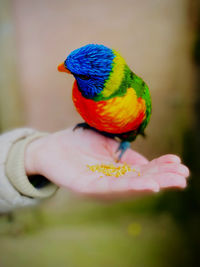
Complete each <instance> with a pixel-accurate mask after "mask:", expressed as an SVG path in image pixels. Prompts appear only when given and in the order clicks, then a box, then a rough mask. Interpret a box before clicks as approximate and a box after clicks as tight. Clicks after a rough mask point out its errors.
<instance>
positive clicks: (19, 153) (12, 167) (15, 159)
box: [6, 133, 58, 199]
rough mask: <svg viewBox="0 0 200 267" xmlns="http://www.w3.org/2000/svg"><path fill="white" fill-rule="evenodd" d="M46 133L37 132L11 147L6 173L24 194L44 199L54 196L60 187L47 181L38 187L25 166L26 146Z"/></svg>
mask: <svg viewBox="0 0 200 267" xmlns="http://www.w3.org/2000/svg"><path fill="white" fill-rule="evenodd" d="M45 135H46V134H45V133H36V134H33V135H31V136H29V137H27V138H25V139H21V140H19V141H17V142H16V143H14V144H13V146H12V147H11V149H10V151H9V154H8V158H7V162H6V173H7V177H8V179H9V181H10V183H11V184H12V185H13V186H14V187H15V189H16V190H17V191H18V192H20V193H21V194H22V195H24V196H27V197H32V198H38V199H43V198H47V197H50V196H52V195H53V194H54V193H55V192H56V190H57V189H58V187H57V186H56V185H55V184H53V183H47V184H46V185H45V186H43V187H42V188H39V189H37V188H36V187H34V186H33V185H32V183H30V181H29V179H28V177H27V175H26V172H25V168H24V154H25V149H26V146H27V145H28V144H29V143H30V142H32V141H33V140H35V139H37V138H40V137H43V136H45Z"/></svg>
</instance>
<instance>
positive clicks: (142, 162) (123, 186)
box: [32, 128, 189, 198]
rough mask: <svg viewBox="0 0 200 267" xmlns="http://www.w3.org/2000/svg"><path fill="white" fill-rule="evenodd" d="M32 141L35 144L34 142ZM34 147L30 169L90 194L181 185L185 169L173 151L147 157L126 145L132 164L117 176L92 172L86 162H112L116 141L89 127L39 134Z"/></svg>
mask: <svg viewBox="0 0 200 267" xmlns="http://www.w3.org/2000/svg"><path fill="white" fill-rule="evenodd" d="M34 143H35V144H34ZM33 145H34V146H35V147H37V149H35V151H38V152H36V156H35V162H34V166H35V169H34V171H33V172H32V173H38V174H41V175H43V176H45V177H47V178H48V179H49V180H50V181H52V182H53V183H55V184H57V185H58V186H60V187H64V188H67V189H69V190H72V191H73V192H76V193H79V194H83V195H89V196H94V197H100V198H105V197H115V196H118V197H124V196H130V195H137V194H140V195H141V194H145V193H146V192H158V191H159V190H161V189H164V188H172V187H176V188H184V187H186V178H187V177H188V176H189V170H188V168H187V167H186V166H184V165H182V164H181V162H180V158H179V157H177V156H175V155H164V156H161V157H159V158H157V159H154V160H152V161H148V160H147V159H146V158H145V157H143V156H142V155H140V154H139V153H137V152H135V151H133V150H132V149H128V150H127V151H126V153H125V154H124V156H123V158H122V163H123V162H126V163H127V164H129V165H130V166H131V168H134V169H135V170H136V171H135V172H127V173H126V174H125V175H123V176H120V177H117V178H116V177H113V176H105V175H103V174H101V173H98V172H92V171H91V170H89V169H88V167H87V165H94V164H116V163H115V161H114V159H115V158H116V149H117V147H118V145H119V143H118V142H117V141H114V140H112V139H110V138H106V137H104V136H102V135H100V134H98V133H95V132H93V131H91V130H83V129H78V130H76V131H73V130H72V128H70V129H67V130H64V131H60V132H57V133H54V134H50V135H48V136H45V137H42V138H40V139H38V140H36V141H34V142H33Z"/></svg>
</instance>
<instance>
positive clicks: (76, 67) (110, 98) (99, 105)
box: [58, 44, 151, 160]
mask: <svg viewBox="0 0 200 267" xmlns="http://www.w3.org/2000/svg"><path fill="white" fill-rule="evenodd" d="M58 70H59V71H63V72H68V73H71V74H73V76H74V78H75V82H74V85H73V92H72V98H73V102H74V105H75V107H76V109H77V111H78V112H79V114H80V115H81V116H82V118H83V119H84V121H85V123H80V124H78V125H77V126H76V127H84V128H89V129H93V130H95V131H97V132H100V133H101V134H103V135H105V136H108V137H111V138H115V137H118V138H119V139H120V140H121V143H120V146H119V148H118V151H120V154H119V157H118V160H120V159H121V157H122V155H123V154H124V152H125V151H126V149H127V148H129V147H130V142H132V141H134V140H135V138H136V136H137V135H138V134H142V135H144V129H145V128H146V126H147V124H148V122H149V119H150V115H151V97H150V93H149V89H148V87H147V85H146V83H145V82H144V81H143V80H142V79H141V78H140V77H138V76H137V75H136V74H134V73H133V72H132V71H131V70H130V68H129V67H128V66H127V64H126V62H125V60H124V59H123V58H122V57H121V55H120V54H119V53H118V52H116V51H115V50H114V49H110V48H108V47H106V46H104V45H100V44H88V45H85V46H83V47H81V48H79V49H76V50H74V51H73V52H71V53H70V54H69V56H68V57H67V58H66V60H65V61H64V63H61V64H60V65H59V66H58ZM76 127H75V128H76Z"/></svg>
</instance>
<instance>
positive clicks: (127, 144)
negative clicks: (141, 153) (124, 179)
mask: <svg viewBox="0 0 200 267" xmlns="http://www.w3.org/2000/svg"><path fill="white" fill-rule="evenodd" d="M130 146H131V144H130V142H128V141H122V142H121V143H120V144H119V147H118V148H117V150H116V152H120V154H119V156H118V159H117V160H116V161H117V162H119V161H120V160H121V158H122V156H123V155H124V153H125V151H126V150H127V149H128V148H130Z"/></svg>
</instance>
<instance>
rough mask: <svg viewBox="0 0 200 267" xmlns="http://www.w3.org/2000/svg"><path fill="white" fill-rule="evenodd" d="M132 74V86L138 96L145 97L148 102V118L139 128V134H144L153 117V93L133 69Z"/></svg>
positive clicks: (146, 102)
mask: <svg viewBox="0 0 200 267" xmlns="http://www.w3.org/2000/svg"><path fill="white" fill-rule="evenodd" d="M131 76H132V77H131V78H132V81H131V87H132V88H134V90H135V92H136V94H137V97H141V98H142V99H144V100H145V104H146V118H145V120H144V121H143V123H142V124H141V125H140V127H139V129H138V134H142V135H144V129H145V128H146V126H147V124H148V123H149V120H150V117H151V111H152V106H151V95H150V92H149V88H148V86H147V85H146V83H145V82H144V81H143V80H142V79H141V78H140V77H138V76H137V75H136V74H134V73H133V72H132V71H131Z"/></svg>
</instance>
